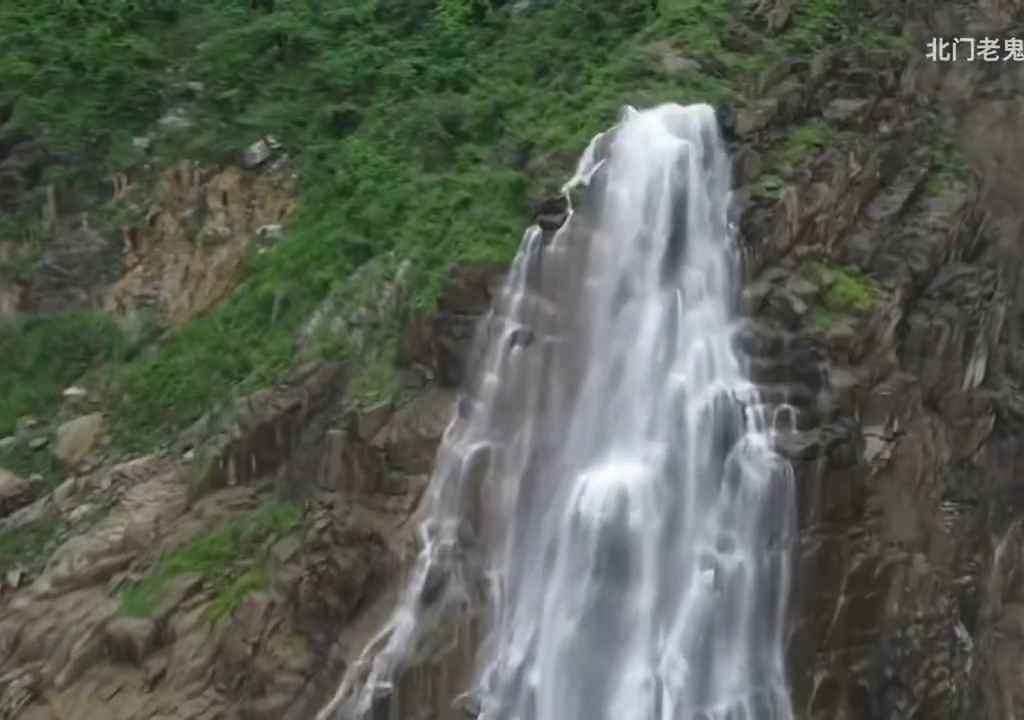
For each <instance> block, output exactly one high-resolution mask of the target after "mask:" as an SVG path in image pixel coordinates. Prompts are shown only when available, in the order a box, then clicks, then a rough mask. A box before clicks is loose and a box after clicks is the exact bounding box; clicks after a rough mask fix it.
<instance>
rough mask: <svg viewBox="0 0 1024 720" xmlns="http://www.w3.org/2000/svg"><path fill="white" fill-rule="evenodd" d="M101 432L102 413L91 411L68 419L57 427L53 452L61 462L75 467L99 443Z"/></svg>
mask: <svg viewBox="0 0 1024 720" xmlns="http://www.w3.org/2000/svg"><path fill="white" fill-rule="evenodd" d="M102 432H103V415H102V414H100V413H91V414H89V415H83V416H81V417H78V418H75V419H74V420H69V421H68V422H66V423H64V424H63V425H61V426H60V427H59V428H58V429H57V441H56V444H55V446H54V449H53V454H54V455H55V456H56V457H57V459H58V460H60V461H61V462H62V463H64V464H65V465H67V466H69V467H75V466H77V465H78V464H79V463H81V462H82V461H83V460H84V459H85V458H86V457H87V456H88V455H89V453H91V452H92V451H93V450H94V449H95V448H96V446H97V445H98V444H99V441H100V437H101V434H102Z"/></svg>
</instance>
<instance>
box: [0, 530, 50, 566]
mask: <svg viewBox="0 0 1024 720" xmlns="http://www.w3.org/2000/svg"><path fill="white" fill-rule="evenodd" d="M62 527H63V526H62V525H61V523H60V522H58V521H57V520H54V519H49V518H46V519H40V520H36V521H34V522H30V523H27V524H25V525H22V526H20V527H16V528H8V529H5V530H0V575H3V574H6V573H7V571H8V570H11V569H13V568H15V567H16V566H18V565H22V566H25V567H27V568H31V567H32V566H33V565H37V564H39V563H41V562H42V561H43V559H44V553H45V551H46V549H47V547H48V546H49V545H50V544H51V542H52V541H53V540H54V538H56V537H57V535H58V533H60V531H61V529H62Z"/></svg>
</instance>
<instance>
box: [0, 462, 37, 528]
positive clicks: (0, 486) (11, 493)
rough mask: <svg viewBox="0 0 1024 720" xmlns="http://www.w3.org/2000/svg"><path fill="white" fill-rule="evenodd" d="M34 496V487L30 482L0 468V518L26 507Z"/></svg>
mask: <svg viewBox="0 0 1024 720" xmlns="http://www.w3.org/2000/svg"><path fill="white" fill-rule="evenodd" d="M35 496H36V485H35V484H34V483H33V482H32V481H31V480H26V479H25V478H21V477H18V476H17V475H15V474H14V473H12V472H10V471H9V470H4V469H3V468H0V518H2V517H7V516H8V515H10V514H11V513H12V512H14V511H15V510H17V509H18V508H21V507H24V506H25V505H28V504H29V503H30V502H32V501H33V500H34V499H35Z"/></svg>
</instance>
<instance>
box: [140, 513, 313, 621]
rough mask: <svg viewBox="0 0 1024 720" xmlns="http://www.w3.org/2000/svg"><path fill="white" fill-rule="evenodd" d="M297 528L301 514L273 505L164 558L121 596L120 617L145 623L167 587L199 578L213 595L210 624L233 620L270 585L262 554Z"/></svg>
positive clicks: (188, 544) (200, 538)
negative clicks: (183, 577)
mask: <svg viewBox="0 0 1024 720" xmlns="http://www.w3.org/2000/svg"><path fill="white" fill-rule="evenodd" d="M298 524H299V510H298V508H296V507H295V506H293V505H290V504H277V503H272V504H268V505H265V506H264V507H262V508H260V509H259V510H256V511H254V512H252V513H250V514H248V515H246V516H245V517H243V518H241V519H240V520H237V521H235V522H233V523H231V524H229V525H227V526H225V527H223V528H220V529H217V530H214V531H212V532H209V533H207V534H205V535H201V536H200V537H198V538H196V539H194V540H192V541H191V542H189V543H187V544H185V545H183V546H181V547H179V548H177V549H176V550H174V551H173V552H171V553H168V554H167V555H165V556H164V557H162V558H160V559H159V560H158V561H157V563H156V564H155V565H154V566H153V568H152V570H151V571H150V573H149V574H148V575H147V576H146V577H145V578H143V579H142V580H140V581H139V582H137V583H135V584H134V585H131V586H130V587H128V588H126V589H125V590H124V591H123V592H122V593H121V612H122V613H124V614H125V615H129V616H133V617H146V616H148V615H150V614H152V612H153V611H154V610H155V609H156V607H157V605H158V603H159V601H160V595H161V592H162V591H163V589H164V587H165V586H166V585H167V583H168V582H169V581H170V580H172V579H173V578H175V577H177V576H179V575H185V574H191V573H195V574H198V575H201V576H202V577H203V578H204V580H205V581H206V582H207V583H208V584H210V585H211V586H212V587H213V588H214V591H215V598H214V601H213V603H212V604H211V606H210V619H211V620H216V619H217V618H219V617H222V616H224V615H226V614H230V613H231V612H232V611H233V610H234V609H235V608H236V607H238V605H239V604H240V603H241V602H242V600H244V599H245V597H246V595H248V594H249V593H250V592H252V591H254V590H257V589H259V588H262V587H264V586H265V585H266V581H267V574H266V569H265V567H264V565H263V563H264V562H265V558H264V557H262V554H261V551H262V549H263V548H265V547H268V546H269V544H270V543H272V542H273V541H274V540H276V539H278V538H280V537H283V536H284V535H286V534H288V533H289V532H291V531H292V530H293V529H294V528H295V527H297V526H298Z"/></svg>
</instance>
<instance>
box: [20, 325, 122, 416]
mask: <svg viewBox="0 0 1024 720" xmlns="http://www.w3.org/2000/svg"><path fill="white" fill-rule="evenodd" d="M125 347H126V344H125V339H124V335H123V333H122V332H121V330H120V328H119V327H118V325H117V323H115V322H114V321H113V320H112V319H111V318H109V317H107V316H105V315H102V314H100V313H95V312H72V313H64V314H59V315H37V316H32V317H28V318H26V319H23V320H18V321H6V322H0V357H2V358H3V363H2V364H0V387H2V388H3V392H2V393H0V435H5V434H8V433H11V432H13V431H14V430H15V428H16V427H17V421H18V418H19V417H21V416H23V415H27V414H29V413H35V414H38V415H44V414H46V413H48V412H50V411H52V410H53V409H55V408H56V407H57V406H58V404H59V403H60V399H61V393H62V391H63V390H64V388H65V387H67V386H68V385H70V384H71V383H73V382H74V381H75V380H77V379H78V378H79V377H81V375H82V374H83V373H85V372H86V371H87V370H88V369H89V368H91V367H93V366H94V365H96V364H97V363H101V362H105V361H108V360H114V359H117V358H119V357H120V354H121V352H122V351H123V350H124V348H125Z"/></svg>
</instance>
